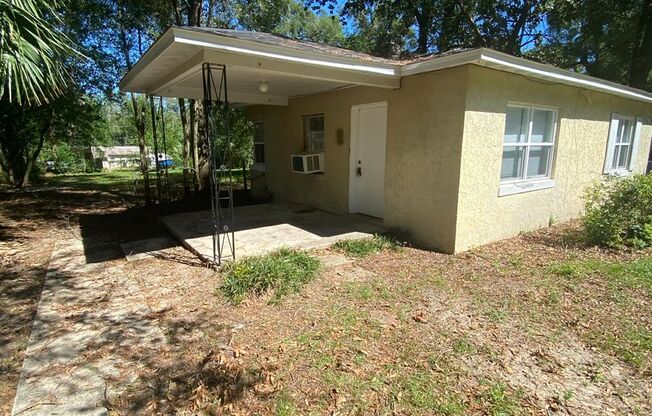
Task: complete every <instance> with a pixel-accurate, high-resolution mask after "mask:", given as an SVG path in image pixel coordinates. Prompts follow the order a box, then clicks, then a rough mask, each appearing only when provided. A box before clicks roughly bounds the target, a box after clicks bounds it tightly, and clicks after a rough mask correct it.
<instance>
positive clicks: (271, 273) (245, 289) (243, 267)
mask: <svg viewBox="0 0 652 416" xmlns="http://www.w3.org/2000/svg"><path fill="white" fill-rule="evenodd" d="M227 267H228V268H227V270H226V277H225V279H224V283H222V286H220V290H221V292H222V293H223V294H224V296H226V297H227V298H228V299H229V300H230V301H231V302H233V303H234V304H238V303H240V302H242V301H243V300H244V299H245V298H246V297H247V296H249V295H253V296H260V295H262V294H264V293H266V292H268V291H271V290H273V291H274V295H273V298H272V302H278V301H280V299H281V298H282V297H283V296H285V295H286V294H289V293H296V292H298V291H299V290H300V289H301V287H302V286H303V285H304V284H306V283H307V282H309V281H310V280H312V279H313V278H314V277H315V276H316V275H317V273H318V272H319V269H320V263H319V260H317V259H316V258H314V257H312V256H310V255H308V254H307V253H305V252H303V251H298V250H290V249H286V248H283V249H280V250H277V251H275V252H272V253H269V254H266V255H263V256H252V257H247V258H244V259H242V260H238V261H236V262H235V263H233V264H231V265H229V266H227Z"/></svg>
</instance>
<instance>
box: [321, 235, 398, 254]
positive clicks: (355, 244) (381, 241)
mask: <svg viewBox="0 0 652 416" xmlns="http://www.w3.org/2000/svg"><path fill="white" fill-rule="evenodd" d="M333 247H334V248H336V249H337V250H340V251H343V252H345V253H346V254H347V255H348V256H350V257H366V256H368V255H370V254H374V253H378V252H380V251H382V250H385V249H390V250H397V249H398V248H399V247H400V244H399V243H398V242H397V241H396V239H394V238H392V237H389V236H385V235H378V234H376V235H374V236H373V237H372V238H358V239H353V240H340V241H338V242H336V243H335V244H333Z"/></svg>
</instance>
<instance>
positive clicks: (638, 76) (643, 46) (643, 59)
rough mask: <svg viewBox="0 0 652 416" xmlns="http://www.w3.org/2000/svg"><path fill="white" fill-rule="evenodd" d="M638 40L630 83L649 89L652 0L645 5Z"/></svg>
mask: <svg viewBox="0 0 652 416" xmlns="http://www.w3.org/2000/svg"><path fill="white" fill-rule="evenodd" d="M636 40H637V44H636V45H635V46H634V50H633V51H632V61H631V64H630V69H629V85H631V86H632V87H635V88H641V89H648V88H649V87H650V85H649V84H648V77H649V76H650V71H651V70H652V0H647V1H646V2H645V3H644V5H643V10H642V11H641V15H640V17H639V21H638V26H637V28H636Z"/></svg>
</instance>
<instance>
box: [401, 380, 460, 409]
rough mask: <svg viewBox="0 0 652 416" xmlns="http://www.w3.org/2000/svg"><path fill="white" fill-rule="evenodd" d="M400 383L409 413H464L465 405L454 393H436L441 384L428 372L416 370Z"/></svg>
mask: <svg viewBox="0 0 652 416" xmlns="http://www.w3.org/2000/svg"><path fill="white" fill-rule="evenodd" d="M402 384H403V388H404V398H405V401H406V402H407V403H406V404H408V405H409V406H410V407H411V409H410V410H411V412H410V413H411V414H437V415H461V414H464V410H465V407H464V404H463V402H462V400H461V398H460V397H459V396H458V395H456V394H454V393H449V392H442V393H438V390H439V389H440V388H441V386H440V385H439V383H437V382H436V380H435V379H434V378H433V377H432V376H431V374H429V373H428V372H425V371H419V372H416V373H414V374H412V375H410V376H409V377H408V378H407V379H406V380H405V381H404V382H403V383H402Z"/></svg>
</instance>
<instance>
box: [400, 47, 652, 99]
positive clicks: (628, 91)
mask: <svg viewBox="0 0 652 416" xmlns="http://www.w3.org/2000/svg"><path fill="white" fill-rule="evenodd" d="M466 64H475V65H480V66H484V67H487V68H493V69H497V70H500V71H504V72H511V73H515V74H520V75H525V76H528V77H532V78H538V79H542V80H546V81H550V82H554V83H559V84H565V85H571V86H574V87H579V88H584V89H587V90H594V91H600V92H604V93H607V94H613V95H618V96H621V97H625V98H630V99H634V100H639V101H644V102H648V103H650V102H652V94H650V93H648V92H646V91H642V90H638V89H636V88H630V87H626V86H623V85H620V84H617V83H615V82H610V81H605V80H602V79H599V78H595V77H591V76H588V75H584V74H579V73H577V72H571V71H567V70H564V69H561V68H557V67H554V66H551V65H546V64H542V63H539V62H534V61H530V60H528V59H523V58H518V57H516V56H512V55H508V54H505V53H501V52H497V51H494V50H491V49H486V48H478V49H472V50H469V51H464V52H460V53H456V54H451V55H448V56H442V57H438V58H433V59H429V60H424V61H421V62H416V63H412V64H407V65H404V66H403V67H402V68H401V75H403V76H406V75H413V74H418V73H422V72H429V71H437V70H441V69H445V68H451V67H455V66H459V65H466Z"/></svg>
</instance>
